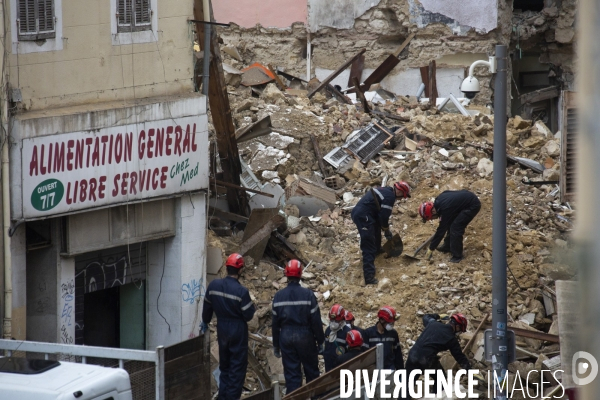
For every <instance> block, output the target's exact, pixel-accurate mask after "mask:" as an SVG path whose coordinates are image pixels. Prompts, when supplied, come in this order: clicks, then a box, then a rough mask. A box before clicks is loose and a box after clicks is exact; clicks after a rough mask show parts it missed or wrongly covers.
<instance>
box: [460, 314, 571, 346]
mask: <svg viewBox="0 0 600 400" xmlns="http://www.w3.org/2000/svg"><path fill="white" fill-rule="evenodd" d="M472 322H473V323H474V324H480V323H481V321H478V320H475V319H474V320H472ZM491 326H492V324H490V323H489V322H486V323H485V324H484V327H485V328H486V329H487V328H490V327H491ZM508 329H510V330H512V331H514V332H515V335H517V336H521V337H526V338H531V339H537V340H543V341H546V342H552V343H560V339H559V337H558V336H557V335H551V334H549V333H544V332H536V331H530V330H527V329H522V328H514V327H508Z"/></svg>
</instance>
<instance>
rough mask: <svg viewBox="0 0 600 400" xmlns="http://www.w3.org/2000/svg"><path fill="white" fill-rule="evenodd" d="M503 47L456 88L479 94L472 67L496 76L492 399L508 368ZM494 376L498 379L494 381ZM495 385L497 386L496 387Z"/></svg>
mask: <svg viewBox="0 0 600 400" xmlns="http://www.w3.org/2000/svg"><path fill="white" fill-rule="evenodd" d="M507 64H508V59H507V47H506V46H504V45H497V46H496V56H495V57H490V58H489V61H483V60H478V61H475V62H474V63H473V64H471V67H470V68H469V76H468V77H467V78H465V80H464V81H463V83H462V85H461V86H460V89H461V91H462V92H464V94H465V96H466V97H467V98H468V99H473V98H474V97H475V95H476V94H477V93H479V91H480V86H479V81H478V80H477V78H475V77H474V76H473V73H474V70H475V67H477V66H487V67H488V68H489V70H490V72H491V73H495V74H496V81H495V87H494V92H495V95H494V153H493V154H494V156H493V157H494V176H493V177H494V186H493V188H494V191H493V196H494V197H493V203H492V204H493V214H492V369H493V376H492V379H493V382H494V386H495V389H494V399H497V400H501V399H506V389H507V386H508V385H502V382H504V379H505V378H506V374H507V367H508V340H507V313H508V309H507V308H508V307H507V301H506V298H507V283H506V267H507V263H506V117H507V115H506V111H507V108H506V100H507V86H508V85H507V72H506V71H507ZM495 377H497V378H498V380H497V381H496V379H495ZM496 382H498V383H499V384H500V385H496Z"/></svg>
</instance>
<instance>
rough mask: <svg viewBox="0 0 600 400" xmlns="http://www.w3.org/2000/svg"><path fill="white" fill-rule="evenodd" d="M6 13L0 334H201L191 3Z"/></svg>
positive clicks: (139, 343) (160, 340)
mask: <svg viewBox="0 0 600 400" xmlns="http://www.w3.org/2000/svg"><path fill="white" fill-rule="evenodd" d="M5 4H6V5H7V6H8V7H9V9H8V10H4V11H5V18H4V19H3V21H4V23H5V27H4V28H5V29H4V31H5V32H7V33H6V35H5V37H4V39H5V40H4V41H3V43H4V44H5V45H6V50H7V53H8V57H6V59H5V60H3V62H4V64H3V68H2V70H3V77H4V79H5V82H6V84H5V87H6V91H7V93H6V94H5V98H4V99H3V105H4V107H5V108H4V112H3V113H2V114H3V122H4V135H3V138H6V137H8V138H9V140H8V146H7V154H6V158H7V159H8V164H9V169H8V170H7V171H6V172H7V174H6V175H4V174H3V179H4V182H6V183H7V185H6V186H7V187H6V190H7V192H8V193H7V196H8V197H4V196H3V199H7V198H8V200H9V201H10V208H9V209H7V210H6V212H5V214H4V216H5V218H4V226H5V227H8V229H6V231H7V232H6V234H5V235H4V237H3V240H4V243H6V244H7V246H5V251H4V260H5V262H4V265H5V274H4V276H5V277H7V276H10V282H11V283H12V288H10V285H7V284H6V283H7V282H6V281H3V282H2V283H3V285H4V288H5V293H6V296H7V297H11V300H12V307H10V311H11V312H12V315H11V313H10V312H7V310H6V309H4V310H3V318H4V334H5V336H9V337H13V338H16V339H21V340H22V339H26V340H34V341H43V342H61V343H73V344H85V345H96V346H109V347H122V348H132V349H152V348H154V347H156V346H158V345H170V344H173V343H177V342H179V341H181V340H185V339H187V338H188V337H190V336H191V335H195V334H197V333H198V320H197V315H198V312H199V309H200V296H201V295H203V293H204V286H205V284H204V282H205V279H206V267H205V266H206V245H205V240H206V238H205V231H206V213H205V210H206V192H207V188H208V121H207V115H206V114H207V113H206V98H205V97H204V96H202V95H200V94H199V93H197V92H196V91H195V87H194V80H193V70H194V58H193V42H194V40H193V31H192V26H190V24H189V22H188V20H189V19H193V2H191V1H179V0H167V1H160V2H159V1H158V0H94V1H91V2H81V1H75V0H8V1H7V2H5ZM4 143H6V142H4ZM5 167H6V165H5V163H3V170H4V169H5ZM3 172H4V171H3ZM8 172H10V173H9V174H8ZM4 177H7V178H8V179H5V178H4ZM4 182H3V183H4ZM3 187H4V186H3ZM8 210H9V211H8ZM7 215H8V218H6V216H7ZM7 266H8V267H9V268H10V271H8V274H7V273H6V272H7V270H6V267H7ZM11 289H12V293H10V290H11ZM9 295H10V296H9ZM5 308H6V307H5Z"/></svg>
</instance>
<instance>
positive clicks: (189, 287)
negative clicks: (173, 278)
mask: <svg viewBox="0 0 600 400" xmlns="http://www.w3.org/2000/svg"><path fill="white" fill-rule="evenodd" d="M205 291H206V289H204V285H203V280H202V279H200V280H196V279H192V280H191V281H190V282H188V283H184V284H183V285H181V297H182V300H183V302H184V303H190V304H194V301H196V299H199V298H200V297H202V296H203V295H204V292H205Z"/></svg>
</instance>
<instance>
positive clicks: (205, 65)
mask: <svg viewBox="0 0 600 400" xmlns="http://www.w3.org/2000/svg"><path fill="white" fill-rule="evenodd" d="M202 9H203V12H204V22H210V0H202ZM210 28H211V26H210V24H204V49H203V50H204V55H203V59H202V94H204V95H205V96H207V98H208V82H209V72H208V71H209V69H210ZM207 102H208V100H207Z"/></svg>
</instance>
